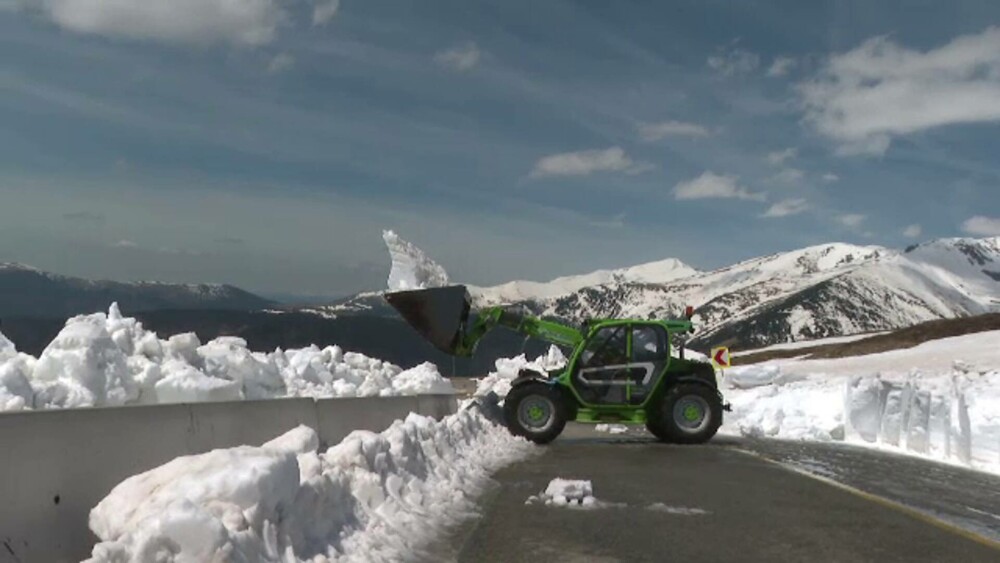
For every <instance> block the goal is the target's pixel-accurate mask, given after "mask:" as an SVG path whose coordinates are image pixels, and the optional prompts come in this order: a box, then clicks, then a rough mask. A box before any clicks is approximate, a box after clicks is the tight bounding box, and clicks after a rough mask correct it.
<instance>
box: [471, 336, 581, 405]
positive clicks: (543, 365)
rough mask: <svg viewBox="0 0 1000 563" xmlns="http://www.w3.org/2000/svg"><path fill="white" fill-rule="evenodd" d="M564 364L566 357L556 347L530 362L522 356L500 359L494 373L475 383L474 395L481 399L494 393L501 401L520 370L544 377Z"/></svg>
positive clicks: (551, 347)
mask: <svg viewBox="0 0 1000 563" xmlns="http://www.w3.org/2000/svg"><path fill="white" fill-rule="evenodd" d="M566 362H567V360H566V356H565V355H563V353H562V350H560V349H559V347H557V346H550V347H549V350H548V352H546V353H545V355H544V356H539V357H537V358H535V359H534V360H532V361H528V359H527V358H526V357H525V355H524V354H521V355H520V356H517V357H516V358H500V359H498V360H497V361H496V364H495V365H496V371H492V372H490V373H489V374H488V375H487V376H486V377H484V378H482V379H481V380H479V381H478V382H477V384H476V391H475V393H474V395H475V396H476V397H483V396H486V395H488V394H490V393H496V395H497V397H499V398H500V399H503V398H504V397H506V396H507V393H509V392H510V384H511V383H513V381H514V380H515V379H517V377H518V374H519V373H520V372H521V370H524V369H527V370H531V371H534V372H536V373H540V374H542V375H545V374H547V373H548V372H549V371H553V370H558V369H562V368H564V367H566Z"/></svg>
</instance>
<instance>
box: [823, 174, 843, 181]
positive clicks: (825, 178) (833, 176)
mask: <svg viewBox="0 0 1000 563" xmlns="http://www.w3.org/2000/svg"><path fill="white" fill-rule="evenodd" d="M838 180H840V176H837V175H836V174H834V173H833V172H827V173H826V174H823V181H824V182H827V183H833V182H836V181H838Z"/></svg>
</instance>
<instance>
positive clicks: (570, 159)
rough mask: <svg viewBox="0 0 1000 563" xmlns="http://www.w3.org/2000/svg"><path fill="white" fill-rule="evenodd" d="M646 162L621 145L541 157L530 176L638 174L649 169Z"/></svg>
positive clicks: (649, 166)
mask: <svg viewBox="0 0 1000 563" xmlns="http://www.w3.org/2000/svg"><path fill="white" fill-rule="evenodd" d="M651 167H652V166H651V165H650V164H648V163H643V162H636V161H634V160H632V158H631V157H629V156H628V155H627V154H626V153H625V150H624V149H622V148H621V147H611V148H608V149H598V150H585V151H577V152H567V153H560V154H553V155H549V156H545V157H542V158H540V159H539V160H538V162H536V163H535V167H534V168H533V169H532V170H531V174H530V176H531V177H532V178H544V177H547V176H587V175H590V174H593V173H595V172H622V173H625V174H639V173H642V172H645V171H647V170H649V169H650V168H651Z"/></svg>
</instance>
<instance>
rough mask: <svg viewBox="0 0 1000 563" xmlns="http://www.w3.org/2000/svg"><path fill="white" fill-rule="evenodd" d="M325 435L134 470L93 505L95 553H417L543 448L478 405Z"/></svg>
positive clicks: (272, 557) (406, 556) (249, 556)
mask: <svg viewBox="0 0 1000 563" xmlns="http://www.w3.org/2000/svg"><path fill="white" fill-rule="evenodd" d="M318 445H319V440H318V437H317V435H316V433H315V432H314V431H313V430H312V429H309V428H306V427H299V428H297V429H294V430H292V431H290V432H288V433H287V434H284V435H282V436H279V437H278V438H276V439H274V440H272V441H270V442H268V443H266V444H264V445H263V446H260V447H252V446H240V447H237V448H229V449H221V450H214V451H211V452H208V453H205V454H199V455H193V456H184V457H180V458H177V459H175V460H173V461H171V462H169V463H167V464H165V465H162V466H160V467H158V468H156V469H153V470H151V471H147V472H145V473H143V474H140V475H136V476H134V477H131V478H129V479H127V480H125V481H124V482H122V483H121V484H119V485H118V486H117V487H115V488H114V490H112V491H111V493H110V494H108V496H107V497H106V498H104V499H103V500H102V501H101V502H100V503H99V504H98V505H97V506H96V507H95V508H94V509H93V510H92V511H91V514H90V527H91V529H92V530H93V531H94V533H95V534H96V535H97V536H98V537H99V538H100V540H101V542H100V543H98V544H97V545H96V546H94V549H93V552H92V559H90V560H89V561H91V562H92V563H104V562H108V563H110V562H119V561H153V560H156V561H161V560H162V561H168V560H169V561H178V562H182V561H192V562H193V561H268V562H271V561H273V562H278V561H280V562H282V563H289V562H297V561H310V562H319V561H358V562H362V561H363V562H381V561H386V562H388V561H402V560H410V559H414V558H417V557H420V556H421V555H422V554H424V551H425V550H426V548H427V547H428V545H429V543H430V542H431V541H432V540H433V539H434V538H435V537H436V536H437V535H438V534H440V533H442V532H443V531H445V530H446V529H447V528H448V527H450V526H453V525H455V524H457V523H459V522H461V521H462V520H463V519H465V518H467V517H468V516H470V515H472V514H474V511H475V500H476V498H477V497H478V496H479V495H480V494H481V493H482V492H483V490H484V488H485V486H486V484H487V483H488V481H489V475H490V474H491V473H492V472H494V471H496V470H498V469H500V468H501V467H503V466H505V465H507V464H509V463H512V462H515V461H518V460H521V459H525V458H527V457H528V456H530V455H532V453H533V452H535V451H536V447H535V446H533V445H531V444H530V443H528V442H527V441H525V440H523V439H520V438H516V437H514V436H512V435H511V434H510V432H508V431H507V430H506V429H505V428H503V427H501V426H497V425H495V424H493V423H492V422H490V421H489V420H487V419H486V418H484V417H483V416H482V415H481V414H479V413H478V412H477V411H476V410H475V409H468V410H464V411H462V412H459V413H457V414H454V415H451V416H448V417H446V418H444V419H443V420H441V421H435V420H434V419H433V418H430V417H424V416H420V415H416V414H411V415H409V416H408V417H407V418H406V420H404V421H396V422H395V423H394V424H393V425H392V426H391V427H389V428H388V429H387V430H386V431H384V432H382V433H381V434H375V433H372V432H366V431H356V432H353V433H352V434H350V435H349V436H347V437H346V438H345V439H344V440H343V441H342V442H341V443H340V444H338V445H336V446H334V447H332V448H330V449H328V450H327V451H326V452H318V451H317V448H318Z"/></svg>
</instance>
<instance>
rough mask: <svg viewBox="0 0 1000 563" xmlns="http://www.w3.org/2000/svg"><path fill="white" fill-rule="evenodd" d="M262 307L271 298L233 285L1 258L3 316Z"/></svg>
mask: <svg viewBox="0 0 1000 563" xmlns="http://www.w3.org/2000/svg"><path fill="white" fill-rule="evenodd" d="M115 301H117V302H118V303H119V304H120V305H121V306H122V308H124V309H126V310H128V311H133V312H134V311H149V310H155V309H241V310H253V309H261V308H264V307H268V306H271V305H273V303H272V302H271V301H268V300H267V299H264V298H262V297H258V296H257V295H254V294H252V293H249V292H247V291H244V290H242V289H239V288H237V287H233V286H231V285H217V284H170V283H161V282H114V281H104V280H87V279H83V278H74V277H69V276H62V275H59V274H53V273H49V272H43V271H42V270H39V269H37V268H33V267H31V266H26V265H24V264H16V263H10V262H7V263H0V317H67V316H71V315H77V314H82V313H90V312H93V311H95V310H102V309H106V308H107V307H108V305H109V304H110V303H112V302H115Z"/></svg>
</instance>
